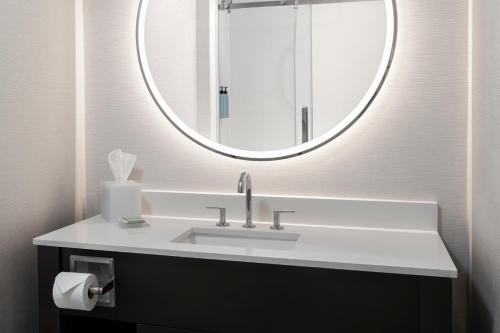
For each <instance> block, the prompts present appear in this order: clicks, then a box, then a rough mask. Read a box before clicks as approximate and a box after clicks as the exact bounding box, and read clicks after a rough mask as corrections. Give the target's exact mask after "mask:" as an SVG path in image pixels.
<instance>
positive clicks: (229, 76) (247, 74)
mask: <svg viewBox="0 0 500 333" xmlns="http://www.w3.org/2000/svg"><path fill="white" fill-rule="evenodd" d="M396 20H397V19H396V7H395V3H394V1H393V0H278V1H272V0H265V1H264V0H142V1H141V2H140V5H139V12H138V19H137V51H138V55H139V62H140V65H141V70H142V73H143V76H144V79H145V82H146V84H147V86H148V89H149V91H150V93H151V95H152V96H153V98H154V100H155V102H156V104H157V105H158V107H159V108H160V110H161V111H162V112H163V113H164V114H165V116H166V117H167V118H168V119H169V120H170V121H171V122H172V124H174V126H175V127H177V128H178V129H179V130H180V131H181V132H182V133H183V134H184V135H186V136H187V137H189V138H190V139H192V140H193V141H195V142H197V143H198V144H200V145H202V146H204V147H206V148H208V149H211V150H213V151H215V152H218V153H220V154H224V155H227V156H231V157H235V158H242V159H249V160H273V159H281V158H287V157H291V156H296V155H299V154H303V153H305V152H308V151H311V150H313V149H315V148H317V147H320V146H322V145H324V144H325V143H327V142H329V141H331V140H332V139H334V138H336V137H338V136H339V135H340V134H342V133H343V132H344V131H346V130H347V129H348V128H349V127H350V126H351V125H352V124H353V123H354V122H355V121H356V120H357V119H359V117H360V116H361V115H362V114H363V113H364V112H365V111H366V109H367V108H368V107H369V105H370V104H371V102H372V101H373V99H374V98H375V96H376V94H377V93H378V91H379V90H380V88H381V86H382V84H383V81H384V79H385V77H386V74H387V71H388V69H389V67H390V62H391V59H392V54H393V51H394V45H395V40H396Z"/></svg>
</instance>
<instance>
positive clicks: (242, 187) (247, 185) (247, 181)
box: [238, 172, 255, 228]
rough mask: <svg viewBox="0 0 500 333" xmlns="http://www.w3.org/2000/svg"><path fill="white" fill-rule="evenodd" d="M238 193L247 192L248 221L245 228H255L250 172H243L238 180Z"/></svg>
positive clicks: (246, 210)
mask: <svg viewBox="0 0 500 333" xmlns="http://www.w3.org/2000/svg"><path fill="white" fill-rule="evenodd" d="M238 193H245V212H246V221H245V224H244V225H243V227H244V228H255V224H253V223H252V177H251V176H250V174H249V173H248V172H242V173H241V175H240V180H239V181H238Z"/></svg>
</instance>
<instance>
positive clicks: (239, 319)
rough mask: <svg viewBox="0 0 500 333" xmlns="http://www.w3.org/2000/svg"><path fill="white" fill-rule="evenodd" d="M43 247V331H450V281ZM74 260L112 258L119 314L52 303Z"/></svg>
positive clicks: (355, 332) (182, 332)
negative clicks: (85, 326) (74, 325)
mask: <svg viewBox="0 0 500 333" xmlns="http://www.w3.org/2000/svg"><path fill="white" fill-rule="evenodd" d="M38 251H39V288H40V312H41V314H42V313H43V316H41V317H40V332H41V333H48V332H50V333H54V332H76V331H72V330H69V329H68V327H69V326H71V325H70V324H68V322H71V320H74V321H75V322H77V321H78V322H87V323H91V322H93V321H94V324H95V323H96V322H97V324H99V322H101V323H103V324H102V325H113V324H114V323H115V324H116V325H124V328H123V330H124V331H127V330H128V329H131V330H135V331H136V332H138V333H160V332H161V333H163V332H165V333H167V332H168V333H194V332H212V333H255V332H259V333H267V332H273V333H299V332H300V333H304V332H308V333H314V332H318V333H319V332H321V333H324V332H346V333H358V332H359V333H365V332H366V333H377V332H381V333H392V332H394V333H401V332H405V333H424V332H425V333H434V332H436V333H437V332H439V333H446V332H450V331H451V281H450V280H449V279H442V278H430V277H419V276H410V275H396V274H380V273H367V272H356V271H342V270H331V269H317V268H306V267H292V266H281V265H268V264H253V263H242V262H230V261H217V260H203V259H192V258H178V257H167V256H154V255H140V254H130V253H116V252H100V251H86V250H77V249H56V248H46V247H39V250H38ZM74 254H76V255H86V256H95V257H112V258H114V260H115V278H116V280H115V282H116V283H115V286H116V307H115V308H101V307H96V308H95V309H94V310H92V311H90V312H82V311H72V310H58V309H57V308H56V307H55V306H54V304H53V302H52V299H51V295H50V293H47V290H52V283H53V281H54V278H55V276H56V275H57V274H58V273H59V272H60V271H68V270H69V256H70V255H74ZM78 325H80V326H82V324H78ZM166 327H170V328H166ZM112 331H114V330H112ZM116 331H118V329H117V330H116ZM92 332H97V330H92ZM107 332H109V330H108V331H107Z"/></svg>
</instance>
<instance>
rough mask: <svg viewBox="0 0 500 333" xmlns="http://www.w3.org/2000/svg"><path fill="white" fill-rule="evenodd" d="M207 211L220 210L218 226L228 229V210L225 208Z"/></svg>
mask: <svg viewBox="0 0 500 333" xmlns="http://www.w3.org/2000/svg"><path fill="white" fill-rule="evenodd" d="M206 208H207V209H218V210H219V222H218V223H217V224H216V226H218V227H228V226H229V223H227V221H226V208H223V207H206Z"/></svg>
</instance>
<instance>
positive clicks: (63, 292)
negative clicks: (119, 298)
mask: <svg viewBox="0 0 500 333" xmlns="http://www.w3.org/2000/svg"><path fill="white" fill-rule="evenodd" d="M90 286H98V282H97V278H96V276H95V275H94V274H88V273H71V272H61V273H59V274H58V275H57V276H56V279H55V281H54V286H53V288H52V297H53V298H54V303H55V304H56V306H57V307H58V308H61V309H72V310H83V311H91V310H92V309H93V308H94V307H95V305H96V303H97V295H89V288H90Z"/></svg>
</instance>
